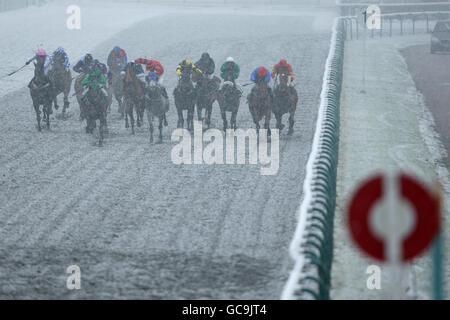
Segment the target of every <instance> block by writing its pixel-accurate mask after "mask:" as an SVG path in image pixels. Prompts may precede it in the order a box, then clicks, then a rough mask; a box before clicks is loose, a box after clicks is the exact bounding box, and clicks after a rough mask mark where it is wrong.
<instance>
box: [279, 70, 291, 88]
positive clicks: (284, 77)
mask: <svg viewBox="0 0 450 320" xmlns="http://www.w3.org/2000/svg"><path fill="white" fill-rule="evenodd" d="M279 79H280V87H281V88H287V85H288V79H289V74H288V73H281V74H280V78H279Z"/></svg>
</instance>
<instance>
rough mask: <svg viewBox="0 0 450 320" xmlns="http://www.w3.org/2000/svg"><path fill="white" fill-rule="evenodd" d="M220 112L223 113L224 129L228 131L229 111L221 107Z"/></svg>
mask: <svg viewBox="0 0 450 320" xmlns="http://www.w3.org/2000/svg"><path fill="white" fill-rule="evenodd" d="M220 114H221V115H222V121H223V131H226V130H227V129H228V121H227V113H226V112H225V108H220Z"/></svg>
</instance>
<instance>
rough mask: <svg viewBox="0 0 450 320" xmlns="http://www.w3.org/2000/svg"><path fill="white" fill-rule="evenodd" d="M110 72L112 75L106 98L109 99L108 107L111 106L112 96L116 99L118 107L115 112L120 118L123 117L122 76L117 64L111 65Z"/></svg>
mask: <svg viewBox="0 0 450 320" xmlns="http://www.w3.org/2000/svg"><path fill="white" fill-rule="evenodd" d="M110 72H111V75H112V78H111V83H110V86H109V88H108V98H109V104H110V105H109V106H108V107H110V106H111V104H112V101H113V99H112V98H113V96H114V98H115V99H116V101H117V103H118V104H119V107H118V109H117V112H119V113H120V114H121V115H122V116H124V109H123V76H122V75H121V69H120V65H119V64H113V65H112V66H111V68H110Z"/></svg>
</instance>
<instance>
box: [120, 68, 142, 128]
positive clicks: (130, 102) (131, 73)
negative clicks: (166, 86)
mask: <svg viewBox="0 0 450 320" xmlns="http://www.w3.org/2000/svg"><path fill="white" fill-rule="evenodd" d="M123 99H124V101H123V102H124V107H125V128H129V127H130V125H129V123H128V117H130V121H131V133H132V134H134V133H135V132H134V114H133V110H136V115H137V126H138V127H140V126H141V124H142V119H143V116H144V104H145V87H144V83H143V82H142V81H141V80H139V78H138V77H137V76H136V64H134V63H133V62H128V64H127V66H126V67H125V79H124V82H123Z"/></svg>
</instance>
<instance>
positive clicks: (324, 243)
mask: <svg viewBox="0 0 450 320" xmlns="http://www.w3.org/2000/svg"><path fill="white" fill-rule="evenodd" d="M344 43H345V29H344V21H343V19H341V18H336V19H335V21H334V25H333V31H332V37H331V43H330V51H329V54H328V58H327V61H326V64H325V72H324V76H323V84H322V92H321V101H320V107H319V111H318V119H317V126H316V131H315V134H314V140H313V144H312V150H311V154H310V156H309V159H308V163H307V166H306V177H305V181H304V184H303V195H304V198H303V201H302V203H301V205H300V208H299V210H298V219H299V220H298V225H297V228H296V231H295V235H294V239H293V240H292V242H291V246H290V254H291V256H292V258H293V259H294V263H295V264H294V268H293V270H292V271H291V273H290V276H289V279H288V281H287V283H286V285H285V287H284V290H283V293H282V297H281V298H282V299H311V298H313V299H329V290H330V285H331V264H332V260H333V224H334V210H335V204H336V174H337V165H338V153H339V109H340V108H339V107H340V93H341V86H342V69H343V62H344Z"/></svg>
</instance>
